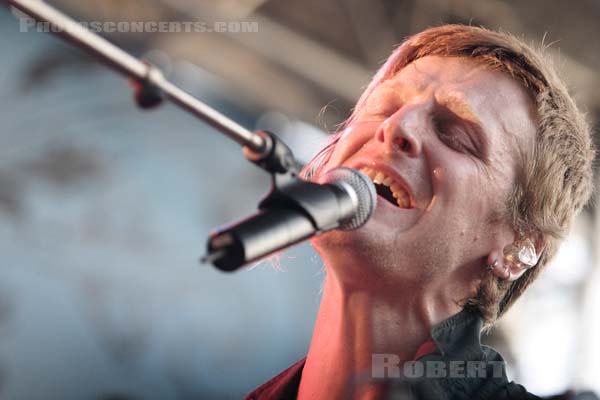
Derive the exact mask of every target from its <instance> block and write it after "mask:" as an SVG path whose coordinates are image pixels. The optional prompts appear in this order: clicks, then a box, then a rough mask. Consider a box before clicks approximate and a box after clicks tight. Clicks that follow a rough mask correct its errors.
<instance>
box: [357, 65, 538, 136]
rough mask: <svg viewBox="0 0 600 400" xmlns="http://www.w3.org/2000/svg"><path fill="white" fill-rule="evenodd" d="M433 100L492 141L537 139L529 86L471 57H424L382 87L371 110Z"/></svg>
mask: <svg viewBox="0 0 600 400" xmlns="http://www.w3.org/2000/svg"><path fill="white" fill-rule="evenodd" d="M430 97H433V98H434V99H435V101H436V103H438V104H441V105H444V106H447V107H449V108H450V109H452V111H454V112H456V113H457V114H459V115H461V117H463V118H467V119H470V120H472V121H473V122H477V123H480V124H481V126H482V127H483V128H484V130H486V131H488V132H489V133H490V136H491V138H490V139H492V140H491V141H492V142H493V141H494V140H493V139H494V138H496V139H500V138H504V139H516V138H521V139H528V138H533V135H534V133H535V129H536V128H535V109H534V103H533V101H532V99H531V98H530V97H529V94H528V93H527V91H526V90H525V88H523V87H522V86H521V85H520V84H519V83H517V82H516V81H515V80H514V79H513V78H512V77H510V76H509V75H508V74H506V73H504V72H501V71H494V70H491V69H489V68H488V67H486V66H482V65H479V64H477V63H475V62H473V61H472V60H469V59H466V58H457V57H437V56H431V57H423V58H420V59H418V60H416V61H414V62H412V63H411V64H409V65H407V66H406V67H405V68H403V69H402V70H401V71H400V72H398V73H397V74H396V75H395V76H393V77H392V78H390V79H388V80H386V81H384V82H382V83H380V84H379V85H377V86H376V87H375V88H374V90H373V92H372V93H371V95H369V97H368V98H367V101H366V103H365V106H366V107H371V108H373V107H375V108H377V107H382V106H385V105H389V104H390V103H394V104H395V105H396V106H400V105H401V104H402V103H406V102H413V101H421V100H423V101H425V99H427V98H430ZM396 103H397V104H396ZM504 141H506V140H504Z"/></svg>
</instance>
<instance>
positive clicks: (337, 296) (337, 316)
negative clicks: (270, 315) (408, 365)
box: [298, 271, 460, 400]
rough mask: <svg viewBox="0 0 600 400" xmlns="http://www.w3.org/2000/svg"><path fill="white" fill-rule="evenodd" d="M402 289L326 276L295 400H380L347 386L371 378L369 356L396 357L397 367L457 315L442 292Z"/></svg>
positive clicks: (371, 389)
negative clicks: (438, 326) (358, 284)
mask: <svg viewBox="0 0 600 400" xmlns="http://www.w3.org/2000/svg"><path fill="white" fill-rule="evenodd" d="M406 286H407V287H399V286H398V285H394V289H393V290H385V288H384V287H379V288H373V287H371V288H366V287H361V288H356V287H355V285H350V284H348V283H345V282H343V281H342V280H341V279H339V278H338V276H336V274H335V273H334V272H332V271H329V272H328V276H327V278H326V280H325V283H324V288H323V299H322V301H321V307H320V309H319V313H318V316H317V321H316V325H315V330H314V333H313V339H312V342H311V345H310V349H309V352H308V356H307V359H306V364H305V366H304V369H303V372H302V379H301V382H300V388H299V392H298V399H299V400H305V399H311V400H319V399H328V400H331V399H355V400H356V399H360V400H367V399H377V398H381V397H382V396H381V395H382V392H381V390H382V388H380V387H378V386H376V385H368V384H360V383H359V384H358V385H355V384H353V382H356V380H357V379H358V381H359V382H367V381H368V380H369V379H370V378H371V368H372V362H371V360H372V355H373V354H393V355H394V356H398V357H399V358H400V364H399V366H400V368H402V365H403V363H404V362H405V361H409V360H412V359H413V358H414V356H415V353H416V351H417V349H418V347H419V345H420V344H421V343H423V342H424V341H425V340H427V339H428V338H429V337H430V329H431V327H432V326H433V325H435V324H437V323H438V322H440V321H443V320H444V319H446V318H449V317H450V316H452V315H454V314H456V313H457V312H459V311H460V306H459V305H457V303H456V300H457V299H456V298H455V295H453V294H452V290H449V288H448V287H446V288H444V287H443V286H442V285H439V287H433V286H434V284H433V283H429V284H427V285H419V287H418V288H417V287H415V286H414V284H412V285H411V283H406ZM411 286H412V287H411ZM454 293H456V292H454Z"/></svg>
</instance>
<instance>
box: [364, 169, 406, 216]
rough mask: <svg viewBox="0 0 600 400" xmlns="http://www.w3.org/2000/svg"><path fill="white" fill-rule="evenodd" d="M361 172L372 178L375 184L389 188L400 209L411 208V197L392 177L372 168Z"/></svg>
mask: <svg viewBox="0 0 600 400" xmlns="http://www.w3.org/2000/svg"><path fill="white" fill-rule="evenodd" d="M360 172H362V173H363V174H365V175H367V176H368V177H369V178H371V180H372V181H373V182H375V183H378V184H380V185H385V186H387V187H389V188H390V190H391V191H392V195H393V196H394V198H395V199H396V202H397V203H398V207H400V208H410V195H409V194H408V192H407V191H406V190H404V188H403V187H402V186H400V185H399V184H398V183H397V182H395V181H394V179H393V178H392V177H390V176H386V175H385V174H384V173H383V172H379V171H375V170H372V169H371V168H361V169H360Z"/></svg>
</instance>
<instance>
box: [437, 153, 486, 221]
mask: <svg viewBox="0 0 600 400" xmlns="http://www.w3.org/2000/svg"><path fill="white" fill-rule="evenodd" d="M437 161H438V162H437V163H435V166H433V168H432V171H431V176H432V184H433V190H434V193H435V194H436V197H437V199H436V201H437V203H438V204H439V206H440V208H441V210H442V213H443V214H446V217H447V218H449V219H451V220H453V221H455V223H457V224H459V225H463V226H464V225H465V224H466V225H473V224H475V225H476V224H478V222H483V221H485V220H486V219H487V216H488V213H489V212H490V209H491V206H492V204H493V202H491V201H490V198H492V197H493V196H494V189H493V188H492V187H491V185H490V184H489V182H486V179H485V175H484V174H482V171H480V170H479V168H477V167H476V166H475V164H473V163H472V161H470V160H458V159H453V160H437ZM443 161H444V162H443ZM469 221H471V222H469Z"/></svg>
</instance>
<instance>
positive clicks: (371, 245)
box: [247, 25, 594, 400]
mask: <svg viewBox="0 0 600 400" xmlns="http://www.w3.org/2000/svg"><path fill="white" fill-rule="evenodd" d="M341 73H343V71H342V72H341ZM593 158H594V149H593V144H592V141H591V137H590V130H589V127H588V125H587V124H586V122H585V119H584V117H583V115H582V114H581V113H580V112H579V111H578V109H577V107H576V106H575V104H574V102H573V100H572V99H571V97H570V96H569V94H568V93H567V91H566V89H565V87H564V86H563V84H562V83H561V82H560V80H559V79H558V78H557V76H556V74H555V72H554V71H553V69H552V67H551V65H550V63H549V61H548V60H546V59H544V58H543V56H542V55H540V54H538V53H537V52H535V51H534V50H533V49H531V48H530V47H528V46H527V45H525V44H524V43H522V42H521V41H519V40H517V39H516V38H514V37H512V36H510V35H507V34H503V33H497V32H493V31H489V30H486V29H482V28H477V27H471V26H458V25H445V26H441V27H437V28H432V29H428V30H426V31H424V32H421V33H419V34H417V35H414V36H412V37H410V38H409V39H408V40H406V41H405V42H404V43H403V44H402V45H401V46H400V47H398V48H397V49H396V50H395V51H394V52H393V53H392V55H391V56H390V57H389V59H388V60H387V62H386V63H385V64H384V65H383V66H382V67H381V69H380V70H379V71H378V72H377V74H376V75H375V77H374V78H373V80H372V82H371V83H370V84H369V86H368V87H367V89H366V90H365V92H364V93H363V95H362V96H361V98H360V99H359V100H358V102H357V104H356V107H355V109H354V111H353V113H352V115H351V116H350V118H349V119H348V121H346V123H345V125H344V126H343V129H341V130H340V131H339V132H338V133H337V134H336V135H335V136H334V137H333V139H332V141H331V142H330V144H329V145H328V146H326V147H325V148H324V149H323V150H322V151H321V152H320V153H319V154H318V155H317V156H316V157H315V158H314V159H313V160H312V161H311V163H310V164H309V165H308V166H307V169H306V176H307V177H308V178H312V179H315V180H318V178H319V175H320V174H321V173H323V172H325V171H327V170H329V169H331V168H334V167H338V166H347V167H351V168H355V169H358V170H360V171H362V172H363V173H365V174H366V175H368V176H369V177H371V179H372V180H373V182H374V183H375V186H376V188H377V193H378V195H379V196H378V199H377V200H378V203H377V208H376V210H375V212H374V214H373V216H372V218H371V219H370V220H369V222H368V223H367V224H366V225H365V226H363V227H362V228H360V229H358V230H354V231H330V232H328V233H326V234H323V235H320V236H317V237H315V238H314V239H313V240H312V245H313V246H314V247H315V249H316V250H317V251H318V252H319V254H320V255H321V257H322V259H323V261H324V263H325V267H326V278H325V281H324V286H323V298H322V301H321V306H320V309H319V313H318V316H317V321H316V326H315V330H314V334H313V338H312V342H311V345H310V349H309V351H308V355H307V357H306V358H305V359H304V360H301V361H300V362H298V363H296V364H295V365H293V366H292V367H290V368H289V369H288V370H286V371H284V372H283V373H281V374H280V375H278V376H277V377H275V378H273V379H272V380H271V381H269V382H267V383H266V384H264V385H262V386H261V387H259V388H258V389H256V390H255V391H254V392H253V393H251V394H249V395H248V397H247V399H256V400H266V399H299V400H306V399H311V400H332V399H341V400H348V399H360V400H363V399H392V398H394V399H395V398H410V399H438V400H439V399H515V398H524V399H525V398H527V399H529V398H531V399H532V398H536V397H535V396H534V395H532V394H529V393H527V391H526V390H525V389H524V388H523V387H522V386H520V385H518V384H516V383H513V382H509V381H508V379H507V377H506V374H505V372H504V363H503V361H502V358H501V356H500V355H499V354H498V353H497V352H496V351H495V350H493V349H491V348H489V347H486V346H482V345H481V344H480V333H481V330H482V329H486V328H489V327H491V326H492V325H493V323H494V322H495V321H496V320H497V319H498V318H499V317H500V316H502V315H503V314H504V313H505V312H506V311H507V310H508V309H509V308H510V306H511V305H512V304H513V303H514V302H515V301H516V300H517V299H518V298H519V296H521V294H522V293H523V291H524V290H525V289H526V288H527V287H528V286H529V285H530V284H531V283H532V282H533V281H534V280H535V279H536V277H537V276H538V274H539V273H540V272H541V270H542V269H543V268H544V267H545V266H546V265H547V264H548V262H549V261H550V260H551V259H552V258H553V257H554V255H555V254H556V251H557V249H558V247H559V245H560V243H561V240H562V239H563V238H564V237H565V236H566V234H567V233H568V231H569V228H570V225H571V223H572V221H573V218H574V217H575V215H576V214H577V213H578V212H579V211H581V209H582V208H583V206H584V205H585V204H586V202H587V201H588V199H589V197H590V195H591V192H592V162H593ZM432 366H433V367H432ZM399 396H400V397H399Z"/></svg>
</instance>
